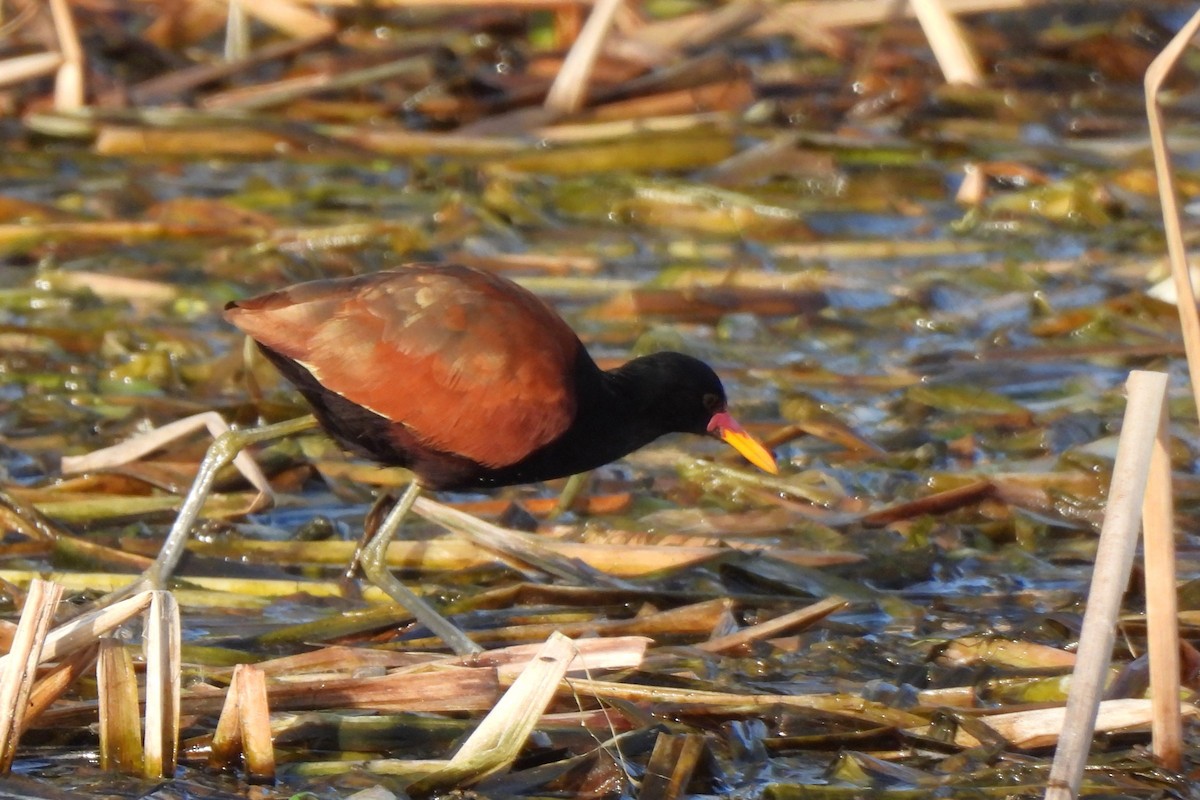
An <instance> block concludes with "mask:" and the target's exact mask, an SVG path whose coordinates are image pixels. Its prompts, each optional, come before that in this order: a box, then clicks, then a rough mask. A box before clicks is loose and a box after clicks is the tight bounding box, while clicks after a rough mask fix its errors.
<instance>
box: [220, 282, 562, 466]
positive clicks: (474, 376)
mask: <svg viewBox="0 0 1200 800" xmlns="http://www.w3.org/2000/svg"><path fill="white" fill-rule="evenodd" d="M226 318H227V319H228V320H229V321H230V322H232V323H233V324H234V325H236V326H237V327H239V328H240V329H242V330H243V331H244V332H246V333H247V334H249V335H250V336H251V337H253V338H254V339H256V340H257V341H259V342H260V343H262V344H263V345H266V346H267V347H269V348H271V349H272V350H275V351H278V352H279V353H281V354H283V355H285V356H287V357H288V358H291V359H293V360H295V361H296V362H298V363H299V364H300V365H301V366H303V367H304V368H305V369H307V370H308V371H309V372H310V373H312V375H313V377H314V378H316V379H317V380H318V381H319V382H320V383H321V384H322V385H323V386H324V387H325V388H327V389H328V390H330V391H332V392H336V393H337V394H339V395H341V396H342V397H345V398H346V399H347V400H350V401H352V402H354V403H357V404H358V405H361V406H363V407H365V408H368V409H370V410H371V411H373V412H375V413H376V414H379V415H381V416H383V417H386V418H388V419H390V420H392V421H394V422H397V423H400V424H402V425H404V426H405V428H407V429H408V430H409V431H410V432H411V433H412V434H413V435H414V436H415V437H416V438H417V439H418V440H419V441H420V442H421V443H422V444H424V445H426V446H428V447H430V448H433V449H435V450H439V451H442V452H446V453H454V454H458V455H461V456H465V457H466V458H469V459H471V460H473V461H476V462H478V463H480V464H483V465H485V466H488V467H501V466H507V465H509V464H513V463H516V462H517V461H520V460H521V459H522V458H524V457H525V456H527V455H528V454H529V453H531V452H533V451H534V450H536V449H537V448H539V447H541V446H543V445H545V444H548V443H549V442H551V441H552V440H554V439H555V438H556V437H558V436H559V435H560V434H561V433H562V432H563V431H565V430H566V429H567V428H568V427H569V426H570V424H571V421H572V419H573V418H574V415H575V393H574V386H573V379H572V376H573V371H574V367H575V360H576V358H577V357H578V356H579V351H580V349H581V348H582V345H581V344H580V342H579V339H578V337H576V336H575V333H574V332H573V331H572V330H571V329H570V328H569V327H568V326H567V324H566V323H565V322H563V321H562V319H561V318H559V317H558V315H557V314H555V313H554V312H553V311H552V310H551V309H550V308H549V307H547V306H546V305H545V304H544V303H543V302H542V301H541V300H539V299H538V298H537V297H536V296H534V295H533V294H531V293H530V292H528V291H526V290H525V289H522V288H521V287H519V286H517V285H516V284H514V283H512V282H510V281H507V280H504V279H502V278H499V277H497V276H494V275H491V274H490V273H486V272H482V271H479V270H474V269H470V268H467V267H460V266H433V265H414V266H412V267H410V268H407V269H404V270H398V271H395V272H385V273H377V274H374V275H367V276H362V277H358V278H350V279H344V280H332V281H314V282H312V283H307V284H299V285H297V286H293V287H290V288H288V289H284V290H282V291H279V292H274V293H272V294H269V295H264V296H262V297H259V298H255V299H252V300H246V301H240V302H238V303H236V304H234V305H233V306H231V307H230V308H229V310H227V311H226Z"/></svg>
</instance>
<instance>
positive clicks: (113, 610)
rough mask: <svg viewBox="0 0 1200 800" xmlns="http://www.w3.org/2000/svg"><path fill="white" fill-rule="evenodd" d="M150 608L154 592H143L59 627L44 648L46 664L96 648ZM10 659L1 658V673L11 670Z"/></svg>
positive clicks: (43, 656) (48, 637)
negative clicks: (110, 633) (103, 638)
mask: <svg viewBox="0 0 1200 800" xmlns="http://www.w3.org/2000/svg"><path fill="white" fill-rule="evenodd" d="M149 606H150V592H142V593H141V594H137V595H135V596H133V597H129V598H127V599H125V600H122V601H121V602H119V603H113V604H112V605H110V606H107V607H105V608H101V609H97V610H95V611H91V612H89V613H87V614H82V615H80V616H78V617H76V618H75V619H73V620H71V621H70V622H65V623H63V624H62V625H59V626H58V627H57V628H55V629H54V630H52V631H50V633H49V634H48V635H47V636H46V643H45V645H43V647H42V660H43V661H57V660H58V659H61V658H65V657H66V656H68V655H70V654H71V653H73V652H75V651H76V650H78V649H79V648H81V647H85V646H88V645H90V644H92V643H93V642H95V641H96V640H97V639H99V638H100V637H101V636H103V635H104V634H106V633H109V632H111V631H112V630H113V629H114V628H116V627H117V626H118V625H124V624H125V623H126V622H128V621H129V620H130V619H132V618H133V617H135V616H137V615H138V614H140V613H142V612H143V611H145V610H146V609H147V608H148V607H149ZM9 657H10V656H9V655H4V656H0V669H7V662H8V659H9Z"/></svg>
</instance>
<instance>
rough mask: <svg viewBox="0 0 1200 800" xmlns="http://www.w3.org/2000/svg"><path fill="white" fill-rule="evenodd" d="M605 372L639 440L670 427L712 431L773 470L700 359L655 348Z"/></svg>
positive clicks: (769, 458) (702, 432) (668, 430)
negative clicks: (616, 390) (635, 428)
mask: <svg viewBox="0 0 1200 800" xmlns="http://www.w3.org/2000/svg"><path fill="white" fill-rule="evenodd" d="M610 375H611V377H612V379H613V380H614V381H615V382H616V384H617V386H618V387H619V388H618V392H619V393H620V394H622V395H623V396H624V400H625V402H626V403H627V404H628V405H627V408H628V409H629V411H630V412H632V413H630V415H629V419H630V420H631V421H636V423H637V427H640V428H641V437H642V439H643V440H644V441H650V440H651V439H654V438H657V437H658V436H661V435H662V434H664V433H675V432H679V433H695V434H699V435H701V436H704V435H708V436H714V437H716V438H717V439H720V440H721V441H723V442H725V443H726V444H728V445H729V446H731V447H733V448H734V449H735V450H737V451H738V452H739V453H741V454H742V455H743V456H745V457H746V458H747V459H748V460H749V461H750V462H751V463H753V464H755V465H756V466H758V467H759V468H761V469H764V470H766V471H767V472H771V473H774V472H776V471H777V470H778V467H777V466H776V465H775V459H774V458H773V457H772V456H771V454H770V452H769V451H768V450H767V449H766V448H765V447H763V446H762V444H761V443H760V442H759V441H758V440H757V439H755V438H754V437H753V436H751V435H750V434H748V433H747V432H746V431H745V430H744V429H743V428H742V426H741V425H739V424H738V423H737V422H736V421H735V420H734V419H733V417H731V416H730V415H729V412H728V411H727V410H726V405H727V401H726V399H725V387H723V386H722V385H721V379H720V378H718V377H717V373H715V372H713V370H712V367H710V366H708V364H705V363H704V362H703V361H700V360H699V359H696V358H692V357H691V356H686V355H684V354H682V353H670V352H664V353H654V354H653V355H649V356H643V357H642V358H635V359H634V360H633V361H630V362H629V363H628V364H626V365H625V366H623V367H621V368H620V369H618V370H616V371H615V372H613V373H610Z"/></svg>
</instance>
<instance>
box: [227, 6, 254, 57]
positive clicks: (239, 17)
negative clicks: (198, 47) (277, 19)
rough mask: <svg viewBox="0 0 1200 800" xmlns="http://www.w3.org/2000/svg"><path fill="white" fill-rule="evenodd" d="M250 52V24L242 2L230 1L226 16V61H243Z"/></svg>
mask: <svg viewBox="0 0 1200 800" xmlns="http://www.w3.org/2000/svg"><path fill="white" fill-rule="evenodd" d="M249 52H250V23H249V20H247V19H246V10H245V8H243V6H242V2H241V0H229V8H228V9H227V10H226V15H225V60H226V61H241V60H242V59H244V58H245V57H246V54H247V53H249Z"/></svg>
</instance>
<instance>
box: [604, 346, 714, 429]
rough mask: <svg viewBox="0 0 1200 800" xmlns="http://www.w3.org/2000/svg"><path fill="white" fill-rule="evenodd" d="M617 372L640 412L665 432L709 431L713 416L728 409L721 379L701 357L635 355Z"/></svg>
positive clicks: (656, 354)
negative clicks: (638, 356)
mask: <svg viewBox="0 0 1200 800" xmlns="http://www.w3.org/2000/svg"><path fill="white" fill-rule="evenodd" d="M617 372H618V375H619V378H618V380H619V381H620V384H621V385H622V388H624V389H625V390H626V391H627V392H628V395H627V397H629V398H630V399H632V400H633V401H634V404H635V406H636V409H637V413H638V415H639V416H640V417H641V418H642V419H643V420H645V421H646V422H647V423H648V424H651V425H654V426H655V427H657V428H658V429H659V430H660V431H661V432H662V433H676V432H679V433H696V434H701V435H703V434H706V433H708V432H709V428H708V425H709V423H710V422H711V421H712V418H713V415H714V414H719V413H721V412H723V411H724V410H725V405H726V400H725V387H723V386H722V385H721V379H720V378H718V377H717V373H715V372H713V370H712V367H710V366H709V365H708V364H705V363H704V362H703V361H701V360H700V359H698V358H692V357H691V356H688V355H684V354H683V353H670V352H663V353H654V354H652V355H648V356H643V357H641V358H635V359H634V360H633V361H630V362H629V363H627V364H625V366H623V367H621V368H620V369H619V370H618V371H617Z"/></svg>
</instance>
